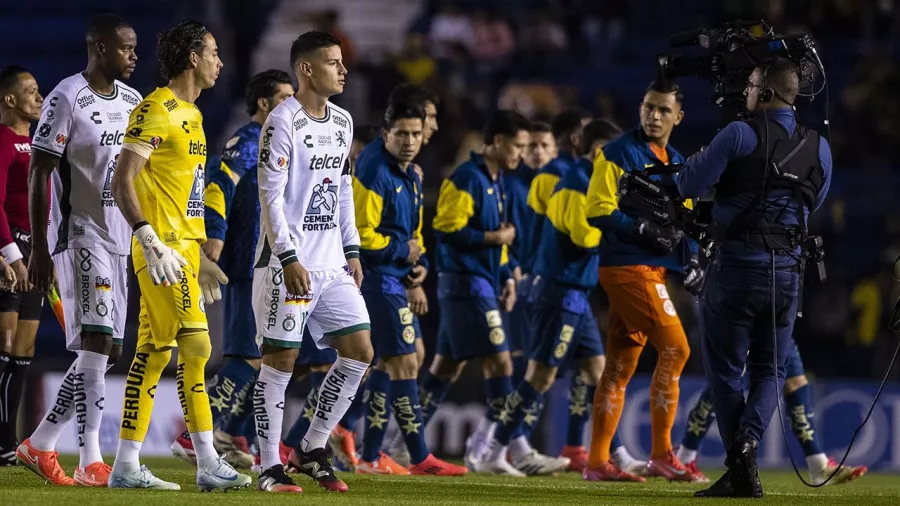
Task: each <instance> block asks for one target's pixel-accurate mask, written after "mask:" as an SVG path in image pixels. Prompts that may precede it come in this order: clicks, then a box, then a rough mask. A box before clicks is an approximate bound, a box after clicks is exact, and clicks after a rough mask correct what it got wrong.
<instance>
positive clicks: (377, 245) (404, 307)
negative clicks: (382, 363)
mask: <svg viewBox="0 0 900 506" xmlns="http://www.w3.org/2000/svg"><path fill="white" fill-rule="evenodd" d="M373 145H374V148H375V149H371V150H369V151H368V153H367V156H366V157H361V159H362V162H361V163H359V160H358V163H357V165H356V175H355V177H354V178H353V201H354V206H355V210H356V228H357V229H359V238H360V249H359V259H360V263H361V264H362V267H363V272H364V273H365V278H364V279H363V284H362V289H361V291H362V294H363V297H364V298H365V300H366V307H368V308H369V314H370V315H371V318H372V336H373V339H372V340H373V345H374V346H375V355H376V357H382V358H387V357H394V356H399V355H407V354H409V353H415V352H416V345H415V339H416V337H420V336H421V335H422V333H421V331H420V330H419V324H418V320H417V319H416V318H415V316H414V315H413V314H412V312H411V311H410V309H409V300H408V299H407V297H406V288H405V286H404V285H403V278H404V277H406V275H407V274H409V273H410V271H411V270H412V268H413V265H412V264H410V263H409V262H408V261H407V256H409V245H408V244H407V241H409V240H410V239H416V240H418V242H419V245H420V246H422V248H423V256H421V257H420V258H419V262H418V264H419V265H422V266H424V267H425V268H428V262H427V259H426V258H425V256H424V240H423V239H422V199H423V195H422V182H421V180H420V179H419V176H418V174H416V171H415V170H413V168H412V165H411V164H406V165H405V166H403V167H401V166H400V164H399V163H398V162H397V160H396V159H395V158H394V157H393V156H392V155H391V154H390V153H389V152H388V151H387V150H386V149H385V148H384V143H383V142H381V141H380V140H379V141H375V142H372V143H370V144H369V146H367V147H366V149H369V147H371V146H373Z"/></svg>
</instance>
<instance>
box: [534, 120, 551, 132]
mask: <svg viewBox="0 0 900 506" xmlns="http://www.w3.org/2000/svg"><path fill="white" fill-rule="evenodd" d="M531 133H533V134H553V129H552V128H551V127H550V123H547V122H546V121H532V122H531Z"/></svg>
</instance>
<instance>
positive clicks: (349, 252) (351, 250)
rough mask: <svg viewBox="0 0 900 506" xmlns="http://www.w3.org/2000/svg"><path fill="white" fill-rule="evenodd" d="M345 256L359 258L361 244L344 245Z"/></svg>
mask: <svg viewBox="0 0 900 506" xmlns="http://www.w3.org/2000/svg"><path fill="white" fill-rule="evenodd" d="M344 258H345V259H347V260H350V259H351V258H359V246H344Z"/></svg>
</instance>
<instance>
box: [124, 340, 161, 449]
mask: <svg viewBox="0 0 900 506" xmlns="http://www.w3.org/2000/svg"><path fill="white" fill-rule="evenodd" d="M171 358H172V350H171V349H169V348H166V349H165V350H163V351H159V350H156V349H155V348H154V347H153V345H144V346H141V347H139V348H138V349H137V352H135V354H134V360H132V361H131V368H130V369H129V370H128V376H127V378H126V381H125V403H124V405H123V407H122V424H121V425H120V427H119V438H120V439H128V440H130V441H141V442H142V441H144V437H146V436H147V429H148V428H149V427H150V414H151V413H153V397H154V396H155V395H156V386H157V384H159V377H160V376H162V372H163V369H165V368H166V365H167V364H168V363H169V360H170V359H171Z"/></svg>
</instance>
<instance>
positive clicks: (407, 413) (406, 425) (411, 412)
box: [367, 379, 430, 464]
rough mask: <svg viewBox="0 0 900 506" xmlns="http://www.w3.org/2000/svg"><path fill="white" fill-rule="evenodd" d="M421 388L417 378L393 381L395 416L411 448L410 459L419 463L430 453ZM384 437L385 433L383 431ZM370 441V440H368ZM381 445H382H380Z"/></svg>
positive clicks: (392, 393)
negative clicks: (423, 414)
mask: <svg viewBox="0 0 900 506" xmlns="http://www.w3.org/2000/svg"><path fill="white" fill-rule="evenodd" d="M418 388H419V386H418V384H417V383H416V380H413V379H409V380H394V381H391V404H392V405H393V407H394V418H396V419H397V425H399V426H400V434H402V435H403V441H404V442H405V443H406V448H407V449H408V450H409V461H410V462H411V463H413V464H418V463H420V462H422V461H424V460H425V458H426V457H428V454H429V453H430V452H429V451H428V445H427V444H426V443H425V424H424V423H423V422H422V406H421V405H419V392H418V391H417V390H418ZM382 437H384V434H383V433H382ZM367 443H368V442H367ZM379 447H380V445H379Z"/></svg>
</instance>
